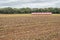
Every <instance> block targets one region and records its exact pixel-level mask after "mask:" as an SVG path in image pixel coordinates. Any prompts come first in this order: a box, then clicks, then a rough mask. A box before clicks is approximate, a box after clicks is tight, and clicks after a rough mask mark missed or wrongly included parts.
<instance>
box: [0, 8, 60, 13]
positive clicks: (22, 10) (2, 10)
mask: <svg viewBox="0 0 60 40" xmlns="http://www.w3.org/2000/svg"><path fill="white" fill-rule="evenodd" d="M32 12H52V13H53V14H60V8H11V7H6V8H0V14H30V13H32Z"/></svg>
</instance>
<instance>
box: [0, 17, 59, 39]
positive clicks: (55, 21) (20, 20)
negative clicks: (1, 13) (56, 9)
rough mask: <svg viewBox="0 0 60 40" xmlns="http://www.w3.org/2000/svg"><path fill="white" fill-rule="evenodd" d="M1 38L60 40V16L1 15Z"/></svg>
mask: <svg viewBox="0 0 60 40" xmlns="http://www.w3.org/2000/svg"><path fill="white" fill-rule="evenodd" d="M0 40H60V16H19V17H0Z"/></svg>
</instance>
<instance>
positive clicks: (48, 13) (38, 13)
mask: <svg viewBox="0 0 60 40" xmlns="http://www.w3.org/2000/svg"><path fill="white" fill-rule="evenodd" d="M32 14H36V15H51V14H52V12H33V13H32Z"/></svg>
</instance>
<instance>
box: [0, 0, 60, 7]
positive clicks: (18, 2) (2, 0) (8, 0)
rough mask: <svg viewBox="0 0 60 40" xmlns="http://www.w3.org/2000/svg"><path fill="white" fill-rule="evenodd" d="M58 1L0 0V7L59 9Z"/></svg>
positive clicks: (59, 3)
mask: <svg viewBox="0 0 60 40" xmlns="http://www.w3.org/2000/svg"><path fill="white" fill-rule="evenodd" d="M58 5H59V6H60V0H0V7H31V8H38V7H39V8H44V7H46V8H47V7H59V6H58Z"/></svg>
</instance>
